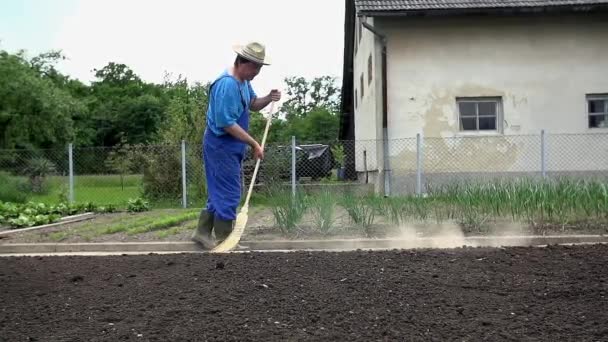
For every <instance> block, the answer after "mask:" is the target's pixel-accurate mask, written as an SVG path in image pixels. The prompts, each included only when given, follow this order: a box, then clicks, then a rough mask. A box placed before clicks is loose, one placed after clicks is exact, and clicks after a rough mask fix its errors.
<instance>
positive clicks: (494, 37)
mask: <svg viewBox="0 0 608 342" xmlns="http://www.w3.org/2000/svg"><path fill="white" fill-rule="evenodd" d="M377 26H378V27H379V28H380V29H381V30H382V31H384V32H386V34H387V35H388V56H389V57H388V68H389V71H388V96H389V97H388V99H389V104H388V107H389V118H388V120H389V136H390V139H399V138H408V137H413V136H415V135H416V133H421V132H422V133H424V135H426V136H433V137H440V136H441V137H446V136H454V135H458V134H459V132H458V131H459V130H458V128H459V127H458V114H457V110H456V109H457V108H456V100H455V99H456V97H459V96H500V97H502V101H503V110H504V117H503V122H502V124H503V128H504V130H503V131H502V132H500V133H501V134H503V133H504V134H506V135H514V134H517V135H519V134H537V133H538V132H539V131H540V130H541V129H546V130H547V131H548V132H552V133H589V132H600V131H603V132H608V130H601V129H600V130H598V129H589V128H588V119H587V112H586V97H585V95H586V94H589V93H608V15H590V14H581V15H569V16H559V17H533V16H530V17H511V18H495V17H481V18H477V17H468V18H408V19H391V20H383V21H379V20H377Z"/></svg>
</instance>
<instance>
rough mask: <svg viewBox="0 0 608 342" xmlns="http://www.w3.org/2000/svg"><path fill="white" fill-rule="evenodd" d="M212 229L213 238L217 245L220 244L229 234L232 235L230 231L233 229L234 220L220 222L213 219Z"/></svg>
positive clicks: (217, 219)
mask: <svg viewBox="0 0 608 342" xmlns="http://www.w3.org/2000/svg"><path fill="white" fill-rule="evenodd" d="M213 228H215V238H216V239H217V244H218V245H219V244H220V243H222V242H223V241H224V240H226V238H228V236H229V235H230V233H232V229H233V228H234V220H221V219H219V218H217V217H216V218H215V220H214V221H213Z"/></svg>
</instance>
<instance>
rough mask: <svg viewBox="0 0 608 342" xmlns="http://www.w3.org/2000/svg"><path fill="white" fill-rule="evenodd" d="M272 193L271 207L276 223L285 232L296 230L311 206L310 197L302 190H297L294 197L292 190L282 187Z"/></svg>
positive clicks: (289, 232)
mask: <svg viewBox="0 0 608 342" xmlns="http://www.w3.org/2000/svg"><path fill="white" fill-rule="evenodd" d="M270 193H271V195H270V198H271V203H270V207H271V211H272V214H273V216H274V219H275V223H276V224H277V225H278V226H279V228H280V229H281V232H282V233H284V234H291V233H293V232H295V230H296V229H297V227H298V224H299V223H300V222H301V221H302V218H303V217H304V214H305V213H306V210H307V209H308V207H309V202H308V199H307V198H306V196H305V195H304V194H302V193H300V192H296V196H295V199H294V198H292V194H291V192H289V191H285V190H282V189H274V190H271V191H270Z"/></svg>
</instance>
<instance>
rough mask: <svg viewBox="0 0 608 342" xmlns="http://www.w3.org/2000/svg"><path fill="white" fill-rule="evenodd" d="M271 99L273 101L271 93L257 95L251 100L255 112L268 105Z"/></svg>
mask: <svg viewBox="0 0 608 342" xmlns="http://www.w3.org/2000/svg"><path fill="white" fill-rule="evenodd" d="M270 101H272V98H271V97H270V95H266V96H264V97H256V98H255V99H253V100H252V101H251V110H252V111H254V112H257V111H260V110H262V109H264V108H265V107H266V106H268V104H269V103H270Z"/></svg>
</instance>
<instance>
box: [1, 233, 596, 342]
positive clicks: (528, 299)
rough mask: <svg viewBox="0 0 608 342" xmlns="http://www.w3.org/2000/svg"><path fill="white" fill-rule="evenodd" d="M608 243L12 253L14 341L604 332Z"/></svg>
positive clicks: (5, 323) (5, 273) (4, 287)
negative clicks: (223, 251)
mask: <svg viewBox="0 0 608 342" xmlns="http://www.w3.org/2000/svg"><path fill="white" fill-rule="evenodd" d="M607 263H608V245H584V246H549V247H546V248H532V247H521V248H503V249H489V248H464V249H452V250H408V251H385V252H367V251H355V252H342V253H330V252H293V253H235V254H224V255H210V254H174V255H140V256H108V257H84V256H80V257H76V256H71V257H12V258H2V259H0V300H1V302H2V310H1V311H0V336H1V337H0V339H1V340H3V341H121V340H129V341H302V340H306V341H397V340H398V341H403V340H407V341H448V340H458V341H479V340H491V341H532V340H534V341H566V340H568V341H600V340H603V341H605V340H606V337H607V336H608V326H607V325H606V322H607V321H608V299H607V298H606V296H607V295H608V267H606V264H607Z"/></svg>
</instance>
